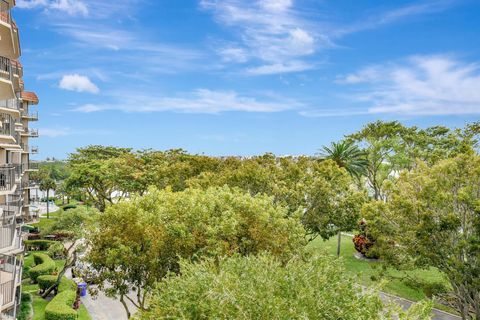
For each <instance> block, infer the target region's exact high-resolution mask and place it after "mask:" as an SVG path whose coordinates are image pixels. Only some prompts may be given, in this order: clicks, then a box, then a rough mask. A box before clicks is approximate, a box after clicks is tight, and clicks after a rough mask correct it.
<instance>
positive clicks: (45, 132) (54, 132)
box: [38, 127, 71, 138]
mask: <svg viewBox="0 0 480 320" xmlns="http://www.w3.org/2000/svg"><path fill="white" fill-rule="evenodd" d="M38 131H39V133H40V134H41V135H42V137H49V138H57V137H63V136H68V135H70V134H71V129H70V128H68V127H63V128H40V129H39V130H38Z"/></svg>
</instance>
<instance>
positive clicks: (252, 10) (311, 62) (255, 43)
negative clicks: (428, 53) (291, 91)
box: [200, 0, 457, 75]
mask: <svg viewBox="0 0 480 320" xmlns="http://www.w3.org/2000/svg"><path fill="white" fill-rule="evenodd" d="M456 3H457V1H454V0H424V1H420V2H417V3H415V4H409V5H405V6H399V7H396V8H393V9H383V11H380V12H379V11H376V12H372V11H370V12H368V13H367V14H360V15H359V16H358V21H357V22H355V21H354V22H345V23H343V24H342V23H339V22H334V21H333V19H332V18H330V17H328V16H318V15H317V16H313V17H312V16H311V15H310V16H309V15H306V14H305V13H304V12H301V11H300V10H298V9H297V8H296V7H295V4H296V2H295V1H294V0H252V1H242V0H201V1H200V6H201V8H203V9H204V10H207V11H208V12H212V13H213V15H214V17H215V19H216V21H218V22H219V23H220V24H221V25H222V26H225V27H227V28H228V29H229V30H231V31H232V32H233V34H234V35H235V37H236V39H237V41H236V42H232V41H228V42H225V43H221V42H220V43H216V44H215V45H216V51H217V53H218V54H219V55H220V57H221V58H222V60H223V61H224V62H227V63H228V62H229V63H240V64H246V63H248V65H247V66H245V67H244V69H245V70H246V71H247V72H246V73H247V74H252V75H268V74H281V73H291V72H300V71H306V70H310V69H315V68H317V67H318V66H319V65H320V64H321V62H322V61H323V60H324V59H323V58H321V57H319V56H318V54H319V53H320V52H321V51H323V50H325V49H330V48H335V47H337V44H336V42H338V41H340V39H341V38H342V37H345V36H347V35H349V34H352V33H356V32H360V31H365V30H370V29H376V28H379V27H382V26H385V25H389V24H393V23H396V22H399V21H403V20H406V19H408V18H411V17H415V16H421V15H427V14H434V13H438V12H442V11H445V10H447V9H449V8H450V7H452V6H453V5H455V4H456ZM324 6H326V5H324Z"/></svg>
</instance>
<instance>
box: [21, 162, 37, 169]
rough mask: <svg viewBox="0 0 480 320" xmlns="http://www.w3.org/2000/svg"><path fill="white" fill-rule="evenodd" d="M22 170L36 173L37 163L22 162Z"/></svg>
mask: <svg viewBox="0 0 480 320" xmlns="http://www.w3.org/2000/svg"><path fill="white" fill-rule="evenodd" d="M22 166H23V170H24V171H25V170H26V171H37V170H38V162H35V161H30V162H24V163H23V164H22Z"/></svg>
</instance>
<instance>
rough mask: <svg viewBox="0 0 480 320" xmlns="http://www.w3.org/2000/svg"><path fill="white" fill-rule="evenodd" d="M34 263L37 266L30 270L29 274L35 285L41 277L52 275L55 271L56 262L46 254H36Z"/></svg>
mask: <svg viewBox="0 0 480 320" xmlns="http://www.w3.org/2000/svg"><path fill="white" fill-rule="evenodd" d="M33 261H34V262H35V264H36V266H35V267H33V268H31V269H30V270H29V274H30V279H32V281H33V282H34V283H36V282H37V278H38V277H39V276H43V275H50V274H52V273H53V272H54V271H55V267H56V266H55V261H53V260H52V258H50V257H49V256H48V255H46V254H44V253H34V254H33Z"/></svg>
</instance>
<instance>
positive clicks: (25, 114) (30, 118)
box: [20, 110, 38, 121]
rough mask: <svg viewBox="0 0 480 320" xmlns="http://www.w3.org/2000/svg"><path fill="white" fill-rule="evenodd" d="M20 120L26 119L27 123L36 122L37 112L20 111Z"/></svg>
mask: <svg viewBox="0 0 480 320" xmlns="http://www.w3.org/2000/svg"><path fill="white" fill-rule="evenodd" d="M20 113H21V115H22V119H26V120H28V121H38V111H36V112H30V113H28V112H26V111H25V110H21V112H20Z"/></svg>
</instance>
